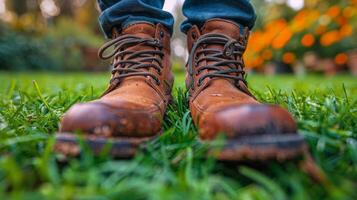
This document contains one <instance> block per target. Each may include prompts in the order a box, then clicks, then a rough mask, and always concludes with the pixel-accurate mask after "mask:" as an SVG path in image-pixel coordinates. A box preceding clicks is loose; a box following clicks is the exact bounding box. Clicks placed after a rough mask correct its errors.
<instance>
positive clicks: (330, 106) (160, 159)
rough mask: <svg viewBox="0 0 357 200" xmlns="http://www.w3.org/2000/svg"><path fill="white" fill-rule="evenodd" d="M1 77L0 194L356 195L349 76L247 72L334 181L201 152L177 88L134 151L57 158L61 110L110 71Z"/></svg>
mask: <svg viewBox="0 0 357 200" xmlns="http://www.w3.org/2000/svg"><path fill="white" fill-rule="evenodd" d="M0 79H1V80H4V81H3V82H4V83H5V84H3V85H1V86H0V199H36V200H37V199H165V200H166V199H356V198H357V196H356V193H355V191H354V190H355V188H356V187H357V183H356V180H357V145H356V139H357V138H356V137H357V116H356V115H357V98H356V96H354V94H355V91H356V90H357V85H356V84H355V81H354V79H353V78H351V77H350V78H349V77H343V78H339V77H337V78H335V79H333V80H329V83H330V85H328V86H320V87H316V85H317V84H318V83H320V82H322V81H323V80H324V79H323V78H321V77H307V78H306V79H304V80H297V79H294V78H292V77H275V78H274V80H270V79H269V78H265V77H259V76H253V77H252V78H250V79H251V80H250V86H251V87H252V88H253V90H254V93H255V94H256V96H257V97H258V99H260V100H261V101H263V102H266V103H273V104H280V105H282V106H284V107H286V108H287V109H288V110H289V111H290V112H291V113H293V115H294V116H295V118H296V119H297V122H298V126H299V130H300V132H301V133H302V134H303V135H304V136H305V137H306V139H307V141H308V144H309V147H310V150H311V152H312V154H313V156H314V158H315V159H316V161H317V163H318V164H319V165H320V166H321V167H322V168H323V169H324V170H325V172H326V173H327V175H328V177H329V179H330V180H331V183H332V184H331V185H325V186H323V185H319V184H317V183H316V182H314V181H312V180H311V179H310V178H309V177H308V176H307V175H306V174H304V173H303V172H301V170H300V169H299V167H298V166H297V165H296V164H295V163H285V164H282V163H273V162H272V163H269V164H265V165H264V166H263V167H261V168H254V169H253V168H250V167H249V166H243V165H239V166H238V165H226V164H222V163H216V162H215V161H214V160H212V159H204V156H203V155H204V154H203V153H204V151H205V147H204V146H203V145H201V144H200V143H199V142H198V140H197V130H196V129H195V127H194V125H193V123H192V119H191V117H190V113H189V110H188V99H187V94H186V92H185V90H184V89H183V88H182V87H176V89H175V90H174V99H173V102H172V104H171V105H170V107H169V109H168V112H167V115H166V118H165V122H164V133H163V134H162V135H161V136H160V137H159V138H158V139H156V140H155V141H152V142H151V143H149V144H148V145H147V148H145V150H142V151H141V152H140V153H139V154H138V155H137V156H136V157H135V158H134V159H132V160H113V159H112V158H111V157H110V156H108V155H106V154H104V153H103V154H102V155H101V156H93V155H92V153H91V152H90V151H89V150H86V151H85V152H84V153H83V155H82V156H81V157H80V158H78V159H70V160H69V161H68V163H67V164H66V165H63V163H61V162H59V161H61V159H62V158H61V156H60V155H56V154H55V153H54V152H53V151H52V148H53V144H54V138H53V133H55V132H56V130H57V129H58V121H59V119H60V116H61V115H62V114H63V113H64V112H65V111H66V110H67V109H68V108H69V107H70V106H71V105H73V104H74V103H76V102H84V101H88V100H91V99H94V98H96V97H97V96H98V95H100V93H101V91H103V89H104V88H105V85H106V82H107V76H106V75H94V74H75V75H73V74H69V75H64V74H62V75H56V74H33V73H30V74H3V73H2V74H0ZM15 80H18V81H15ZM20 80H21V81H20ZM32 80H35V81H34V82H32ZM341 80H343V82H344V86H343V84H342V81H341ZM281 81H284V82H285V83H289V84H284V85H283V86H281V85H280V84H281ZM331 84H332V85H331ZM266 85H267V86H266Z"/></svg>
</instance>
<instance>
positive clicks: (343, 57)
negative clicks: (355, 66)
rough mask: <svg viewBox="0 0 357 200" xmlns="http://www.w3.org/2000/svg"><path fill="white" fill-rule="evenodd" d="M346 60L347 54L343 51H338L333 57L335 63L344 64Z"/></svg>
mask: <svg viewBox="0 0 357 200" xmlns="http://www.w3.org/2000/svg"><path fill="white" fill-rule="evenodd" d="M347 60H348V56H347V55H346V54H345V53H339V54H337V55H336V57H335V63H336V64H337V65H343V64H346V63H347Z"/></svg>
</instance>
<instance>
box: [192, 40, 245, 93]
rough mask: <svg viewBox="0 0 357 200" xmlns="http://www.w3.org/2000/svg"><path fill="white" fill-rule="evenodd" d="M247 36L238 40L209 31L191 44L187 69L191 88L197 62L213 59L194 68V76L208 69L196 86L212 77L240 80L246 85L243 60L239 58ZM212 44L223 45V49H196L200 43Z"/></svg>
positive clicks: (236, 81) (243, 49)
mask: <svg viewBox="0 0 357 200" xmlns="http://www.w3.org/2000/svg"><path fill="white" fill-rule="evenodd" d="M247 38H248V34H245V36H244V38H243V40H242V41H241V42H239V41H237V40H235V39H231V38H229V37H227V36H225V35H223V34H216V33H210V34H205V35H203V36H201V37H200V38H199V39H198V40H197V41H196V43H195V44H194V45H193V47H192V50H191V53H190V56H189V60H188V71H189V73H190V77H191V88H192V89H193V88H194V87H195V86H194V84H193V83H194V80H193V75H194V74H193V69H194V67H197V66H198V64H199V63H200V62H202V61H214V63H213V64H209V65H204V66H200V67H197V68H196V74H195V75H196V76H197V75H199V74H200V73H201V72H202V71H203V70H209V71H208V73H206V74H205V75H203V76H202V77H201V78H200V79H199V80H198V85H197V86H198V87H199V86H201V84H202V82H203V80H204V79H206V78H214V77H220V78H227V79H232V80H234V81H235V83H239V81H242V82H244V84H245V85H247V82H246V80H245V72H244V70H243V69H244V62H243V59H241V57H242V55H243V53H244V51H245V48H246V40H247ZM213 44H218V45H224V47H223V51H222V50H218V49H213V48H203V49H202V50H197V49H198V48H199V47H200V46H202V45H213ZM202 54H203V55H204V56H202V57H201V58H199V56H200V55H202ZM193 65H195V66H193ZM239 75H241V76H239ZM236 85H237V87H238V88H239V87H240V86H239V84H236Z"/></svg>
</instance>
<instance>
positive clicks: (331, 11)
mask: <svg viewBox="0 0 357 200" xmlns="http://www.w3.org/2000/svg"><path fill="white" fill-rule="evenodd" d="M340 12H341V9H340V7H338V6H337V5H336V6H332V7H331V8H329V9H328V10H327V12H326V15H328V16H329V17H331V18H335V17H337V16H338V15H339V14H340Z"/></svg>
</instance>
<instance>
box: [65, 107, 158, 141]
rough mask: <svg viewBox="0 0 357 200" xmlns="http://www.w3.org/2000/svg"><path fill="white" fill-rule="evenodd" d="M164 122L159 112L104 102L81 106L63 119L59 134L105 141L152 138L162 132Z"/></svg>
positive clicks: (74, 108)
mask: <svg viewBox="0 0 357 200" xmlns="http://www.w3.org/2000/svg"><path fill="white" fill-rule="evenodd" d="M121 105H122V106H121ZM134 108H135V109H134ZM161 118H162V116H161V113H160V111H159V110H158V109H157V110H147V109H144V108H141V107H140V106H139V105H138V106H135V105H133V106H128V103H123V104H118V105H116V106H115V107H113V106H111V105H108V104H104V103H102V102H89V103H80V104H76V105H74V106H72V107H71V109H69V110H68V111H67V112H66V114H65V115H64V116H63V118H62V120H61V125H60V132H74V131H82V132H83V133H86V134H96V135H100V136H105V137H111V136H135V137H140V136H151V135H154V134H156V133H158V132H159V131H160V130H159V129H158V128H159V127H161V120H160V119H161Z"/></svg>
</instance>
